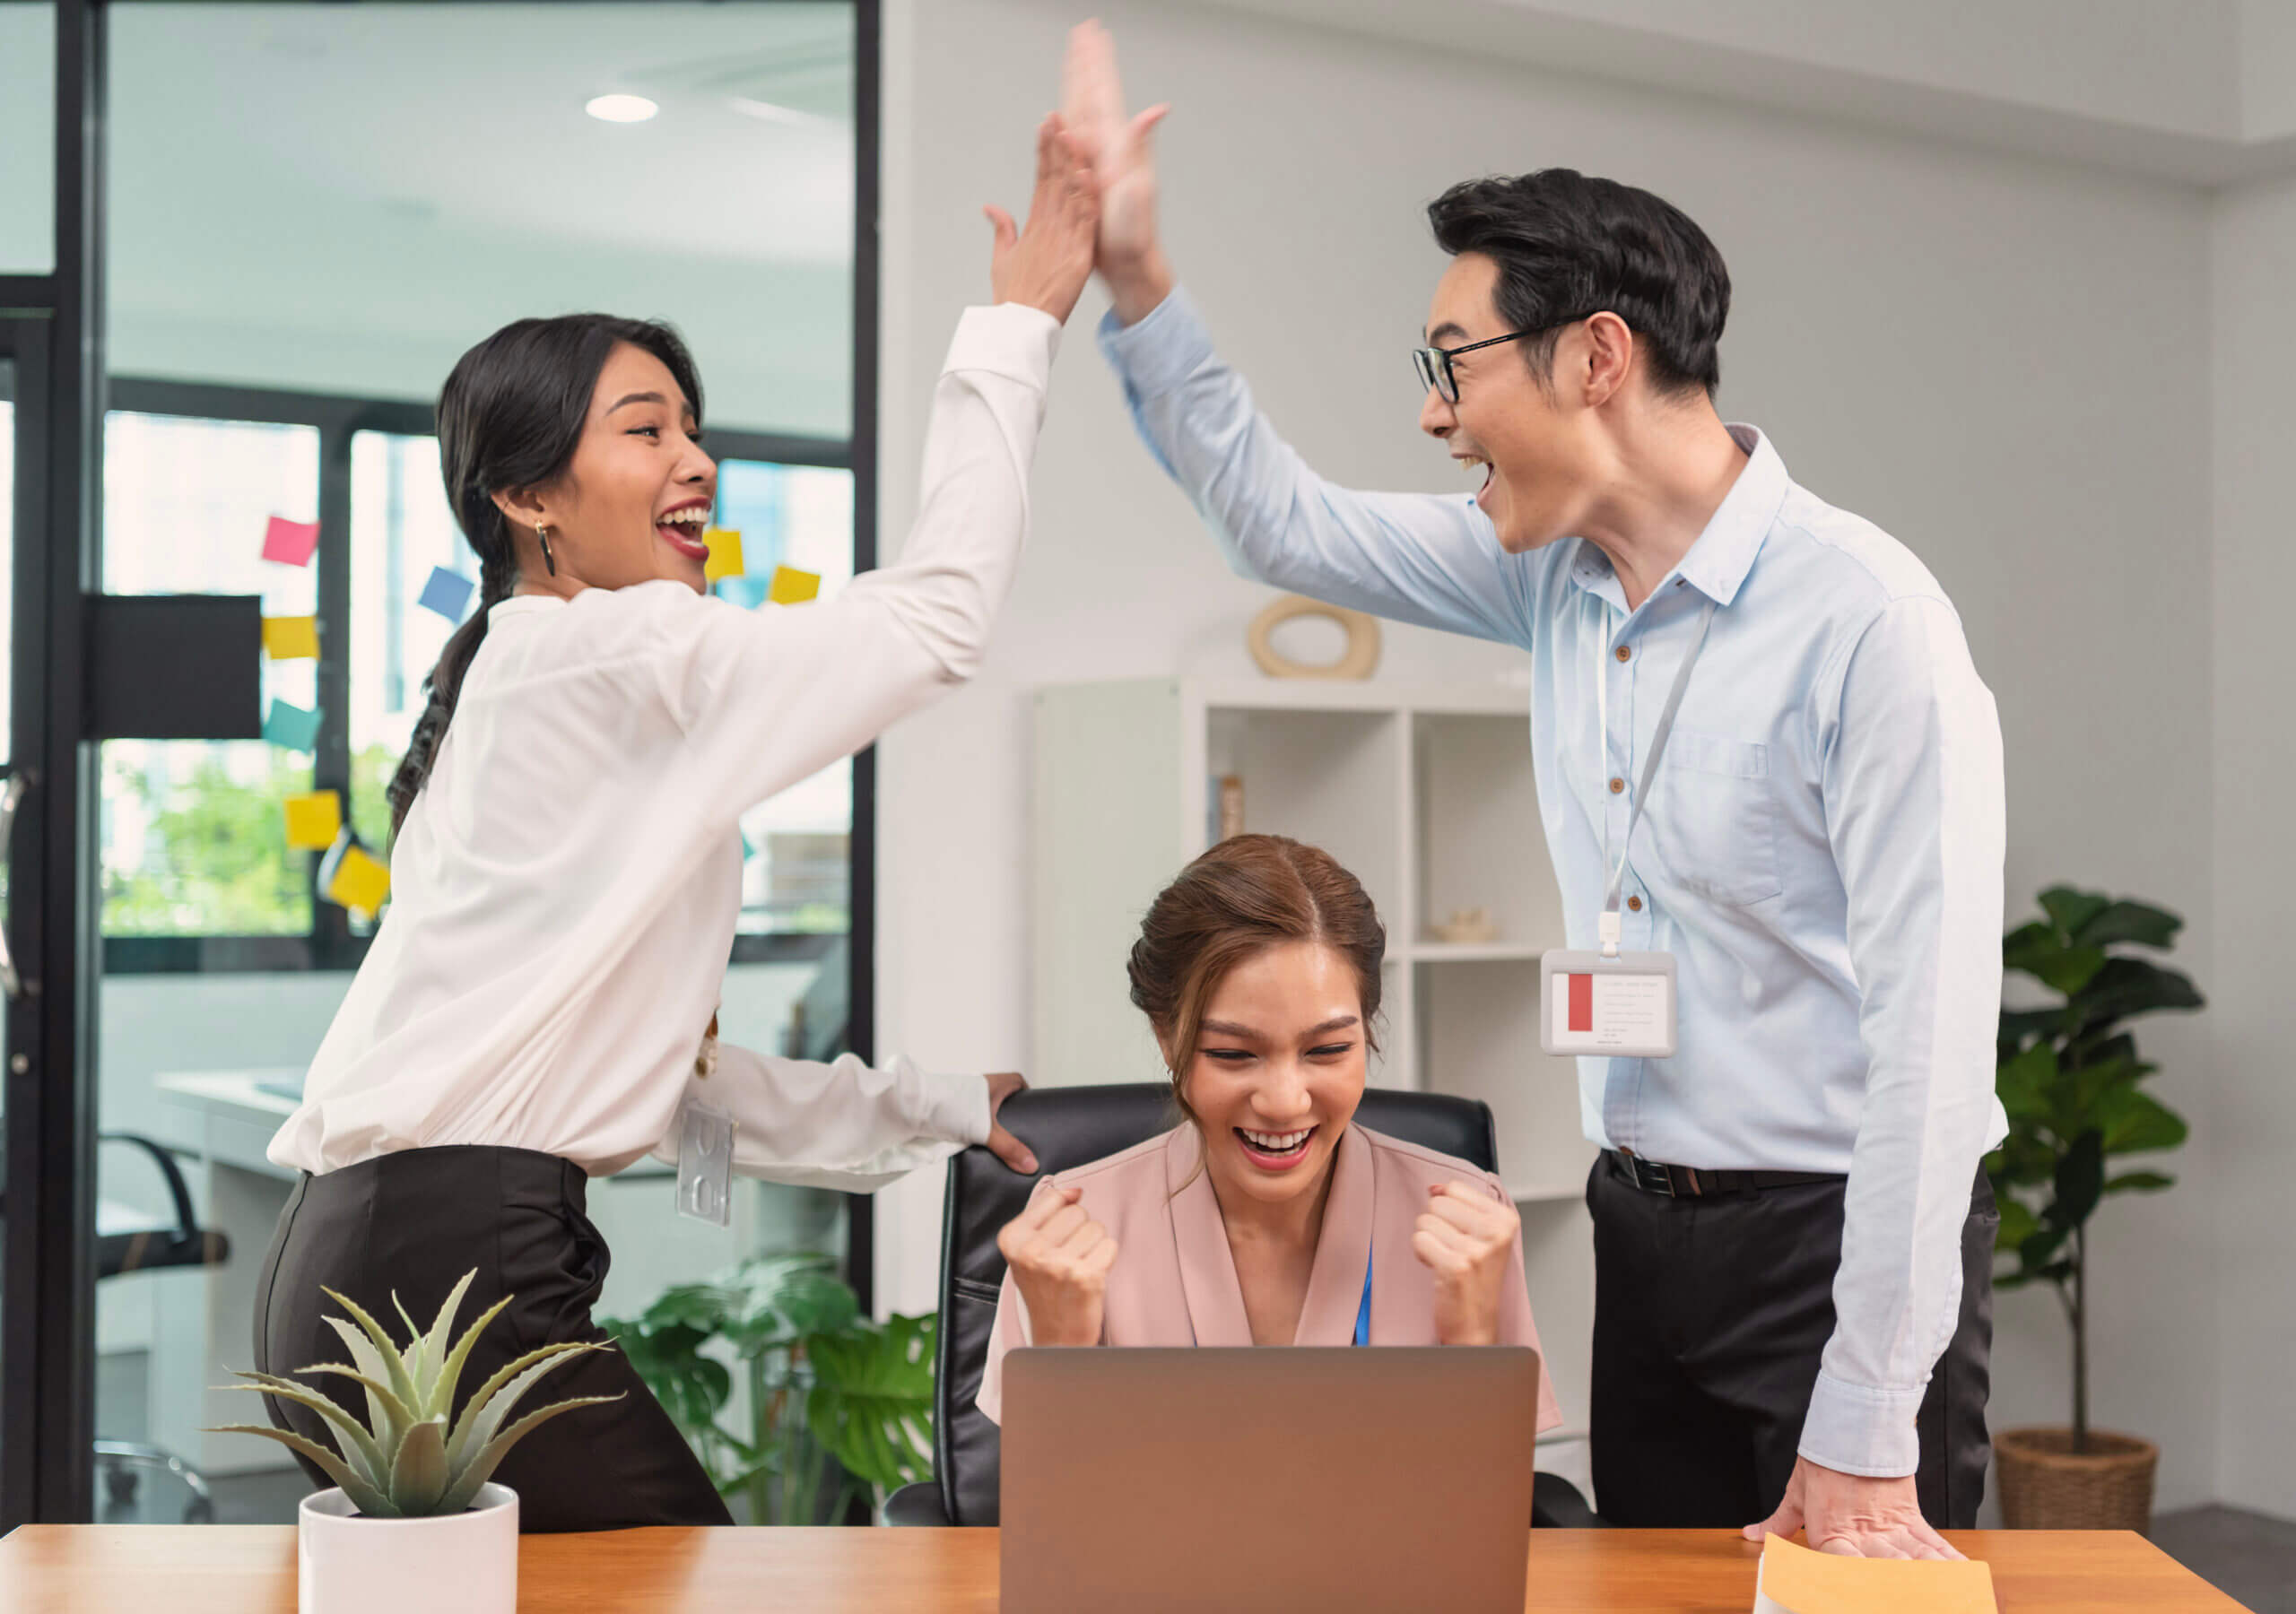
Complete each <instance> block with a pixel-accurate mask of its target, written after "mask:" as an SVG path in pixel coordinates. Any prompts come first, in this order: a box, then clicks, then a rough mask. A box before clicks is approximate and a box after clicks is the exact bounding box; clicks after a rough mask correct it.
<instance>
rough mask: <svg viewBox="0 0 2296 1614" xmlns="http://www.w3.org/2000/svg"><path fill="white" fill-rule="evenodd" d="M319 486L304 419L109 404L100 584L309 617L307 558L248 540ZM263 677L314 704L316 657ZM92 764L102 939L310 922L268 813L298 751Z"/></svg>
mask: <svg viewBox="0 0 2296 1614" xmlns="http://www.w3.org/2000/svg"><path fill="white" fill-rule="evenodd" d="M318 482H319V434H318V432H317V430H314V429H313V428H311V427H309V426H296V425H283V424H277V423H270V422H259V421H234V420H200V419H186V418H182V417H178V416H170V415H160V414H142V413H136V412H127V411H115V412H112V414H111V415H110V416H109V418H108V419H107V420H106V421H105V424H104V551H103V586H104V588H105V591H106V592H107V593H110V594H260V595H262V597H263V611H264V614H265V616H267V617H271V616H279V617H295V616H302V617H308V616H310V615H313V614H314V613H315V612H317V603H318V602H317V577H316V576H315V575H314V571H313V569H311V568H292V567H286V566H279V565H274V564H272V563H269V562H266V561H265V560H262V559H261V551H262V543H263V534H264V530H265V524H266V522H267V521H268V520H269V518H270V517H272V516H285V517H287V518H289V519H291V520H296V521H309V520H310V519H311V518H312V517H313V516H315V515H316V514H317V502H318ZM316 564H317V563H316V561H315V562H314V567H316ZM264 681H265V701H266V704H267V703H268V702H269V701H271V700H274V699H275V700H279V701H283V702H288V703H291V704H293V705H295V706H297V707H300V708H301V709H302V710H305V711H310V710H315V709H316V707H317V668H316V664H314V663H312V662H309V661H284V662H266V663H265V669H264ZM101 775H102V783H101V786H100V792H101V794H100V800H101V808H100V842H101V864H100V890H101V904H102V908H101V913H102V917H101V921H100V923H101V924H102V929H103V933H104V934H105V935H106V936H138V937H154V936H187V935H204V934H211V933H220V934H227V935H237V936H283V935H308V934H309V932H310V929H311V924H312V908H313V901H312V897H311V889H310V869H309V866H308V865H309V861H310V860H309V857H308V856H307V855H303V854H299V853H294V852H291V851H290V850H289V848H288V846H287V833H286V827H285V822H284V820H283V817H282V815H281V810H280V803H281V801H282V800H283V798H284V797H286V796H288V795H291V794H298V793H300V792H303V791H308V790H309V789H310V788H311V759H310V758H309V756H308V755H299V754H297V753H294V752H291V751H281V750H279V749H278V748H276V747H274V746H272V745H269V744H267V743H265V742H263V741H259V740H246V741H229V742H206V741H181V740H175V741H147V740H115V741H110V742H107V743H106V744H105V745H104V747H103V750H102V766H101Z"/></svg>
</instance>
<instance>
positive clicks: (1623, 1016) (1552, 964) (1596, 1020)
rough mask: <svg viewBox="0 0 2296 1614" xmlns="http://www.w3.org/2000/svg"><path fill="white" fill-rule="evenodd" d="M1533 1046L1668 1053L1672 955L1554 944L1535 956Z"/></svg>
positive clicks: (1632, 1055) (1647, 1055)
mask: <svg viewBox="0 0 2296 1614" xmlns="http://www.w3.org/2000/svg"><path fill="white" fill-rule="evenodd" d="M1539 1046H1540V1047H1542V1048H1544V1049H1545V1050H1546V1051H1547V1052H1548V1053H1550V1054H1613V1055H1614V1056H1616V1057H1618V1058H1622V1059H1671V1058H1672V1057H1674V954H1672V953H1665V952H1622V953H1621V954H1619V955H1618V956H1617V957H1616V958H1614V959H1606V958H1605V957H1604V956H1603V955H1602V954H1601V953H1599V952H1568V951H1565V950H1561V949H1559V948H1558V949H1557V950H1554V951H1552V952H1550V953H1546V954H1544V955H1542V956H1541V957H1540V959H1539Z"/></svg>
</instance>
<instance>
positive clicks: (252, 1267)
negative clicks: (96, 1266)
mask: <svg viewBox="0 0 2296 1614" xmlns="http://www.w3.org/2000/svg"><path fill="white" fill-rule="evenodd" d="M302 1075H303V1072H301V1071H300V1069H287V1070H275V1069H274V1070H248V1071H180V1072H163V1073H162V1074H161V1075H160V1076H159V1077H157V1078H156V1079H155V1080H154V1081H153V1084H152V1085H153V1086H154V1088H155V1089H157V1090H158V1093H159V1097H160V1099H161V1102H162V1103H165V1104H170V1105H173V1106H178V1108H180V1109H183V1110H187V1111H189V1112H191V1115H192V1118H193V1121H194V1124H193V1126H192V1127H190V1128H187V1129H185V1130H184V1132H183V1133H182V1134H181V1135H183V1136H184V1137H185V1139H186V1142H187V1146H188V1147H190V1148H191V1149H193V1150H195V1151H196V1155H197V1159H196V1163H195V1164H193V1165H192V1166H191V1167H189V1169H187V1172H186V1174H185V1175H186V1176H187V1177H188V1178H189V1180H190V1183H191V1190H192V1198H193V1200H194V1202H196V1204H197V1205H198V1206H199V1207H200V1220H201V1222H202V1223H203V1225H204V1226H206V1227H208V1228H213V1229H215V1230H217V1231H219V1232H221V1233H222V1234H223V1235H224V1236H225V1237H228V1238H229V1239H230V1241H231V1253H230V1259H229V1260H227V1261H225V1262H224V1263H223V1264H222V1265H221V1266H219V1267H211V1268H208V1269H205V1280H206V1281H205V1289H206V1304H205V1306H184V1305H174V1306H164V1307H162V1308H161V1315H160V1317H159V1319H158V1322H157V1323H156V1328H157V1331H158V1333H159V1338H158V1339H157V1340H156V1341H155V1342H154V1352H153V1366H152V1400H151V1415H150V1419H149V1427H150V1431H151V1432H150V1436H149V1438H150V1439H151V1440H152V1443H153V1444H154V1445H161V1446H165V1447H166V1448H167V1449H168V1450H170V1451H171V1452H173V1453H176V1454H177V1455H178V1456H180V1457H182V1458H183V1459H184V1460H185V1461H186V1462H190V1463H191V1464H193V1465H194V1466H195V1467H197V1468H199V1469H202V1470H204V1471H207V1472H209V1473H220V1474H231V1473H245V1472H249V1471H255V1470H259V1469H275V1468H277V1467H279V1466H280V1458H279V1449H278V1448H277V1447H276V1446H274V1445H273V1444H272V1443H271V1442H269V1441H262V1440H257V1439H255V1438H253V1437H252V1436H245V1435H205V1434H202V1433H201V1432H200V1431H201V1429H202V1428H203V1427H211V1426H213V1425H216V1424H225V1423H260V1422H262V1421H264V1412H263V1408H262V1406H261V1404H260V1403H259V1402H258V1401H257V1399H256V1398H255V1397H254V1396H252V1395H249V1394H248V1393H245V1392H243V1391H242V1392H233V1391H228V1390H218V1389H215V1388H213V1386H216V1385H221V1384H230V1383H231V1382H232V1380H231V1376H230V1375H231V1370H232V1369H233V1368H236V1367H254V1366H255V1360H254V1357H255V1299H256V1280H257V1275H258V1274H259V1273H260V1272H261V1271H262V1268H263V1258H264V1255H265V1252H266V1251H268V1250H269V1249H270V1247H271V1235H272V1231H273V1229H274V1228H275V1227H276V1226H277V1225H278V1221H279V1213H280V1211H283V1209H285V1208H286V1204H287V1197H288V1195H289V1194H290V1193H291V1192H292V1191H293V1189H294V1186H295V1176H296V1174H295V1173H293V1172H291V1171H287V1170H284V1169H283V1168H282V1167H277V1166H274V1165H273V1164H272V1163H271V1161H270V1159H269V1158H268V1157H267V1156H266V1154H265V1150H268V1149H269V1148H270V1147H271V1139H272V1135H273V1134H274V1132H277V1131H278V1130H279V1127H280V1124H281V1123H282V1122H283V1121H285V1120H286V1119H287V1117H288V1116H289V1115H292V1114H293V1113H294V1111H295V1106H296V1103H297V1100H296V1099H295V1098H291V1097H289V1096H288V1092H282V1091H276V1090H273V1088H272V1086H271V1085H270V1084H277V1085H278V1086H282V1087H284V1088H286V1089H288V1091H289V1092H292V1091H300V1085H301V1081H302ZM676 1176H677V1174H676V1173H675V1172H674V1171H672V1170H671V1169H670V1168H668V1167H665V1166H662V1165H659V1164H658V1163H657V1162H655V1161H651V1160H646V1161H641V1162H639V1164H638V1165H637V1166H634V1167H631V1169H630V1170H628V1171H626V1172H623V1173H622V1175H621V1176H614V1177H606V1178H595V1179H593V1180H592V1181H591V1184H590V1186H589V1213H590V1219H591V1220H592V1221H593V1222H595V1223H596V1225H597V1228H598V1231H599V1232H600V1233H602V1234H603V1235H604V1237H605V1240H606V1245H607V1247H608V1248H609V1249H611V1250H612V1251H613V1267H612V1270H611V1271H609V1273H608V1275H607V1278H606V1285H605V1293H604V1296H603V1297H601V1299H600V1301H599V1304H598V1307H597V1309H598V1311H599V1312H600V1313H601V1314H604V1315H618V1316H629V1315H634V1314H636V1313H638V1312H639V1311H642V1310H643V1309H644V1308H645V1307H646V1306H648V1304H650V1303H651V1302H652V1300H653V1299H654V1297H656V1296H657V1295H658V1294H660V1293H661V1292H662V1290H663V1289H666V1288H668V1287H669V1286H670V1285H671V1284H674V1283H691V1282H693V1281H695V1280H699V1279H702V1278H706V1277H708V1276H709V1274H711V1273H712V1272H715V1271H718V1269H719V1268H721V1267H724V1266H726V1265H729V1264H731V1263H733V1262H735V1261H736V1260H739V1259H740V1258H741V1257H742V1256H743V1255H744V1254H749V1253H750V1252H752V1251H754V1250H756V1249H757V1248H758V1247H759V1242H758V1230H759V1225H760V1221H761V1216H760V1208H761V1207H760V1200H759V1196H758V1195H757V1194H755V1193H737V1194H735V1196H734V1219H733V1225H732V1226H731V1227H730V1228H713V1227H710V1226H709V1225H708V1224H707V1223H703V1222H697V1221H692V1220H690V1219H686V1218H683V1217H681V1216H679V1215H678V1214H677V1213H676V1211H675V1209H674V1204H673V1200H674V1187H675V1181H676ZM460 1276H461V1273H460V1272H458V1271H457V1272H450V1273H447V1274H445V1275H444V1277H443V1279H442V1282H444V1281H448V1280H452V1279H454V1278H457V1277H460ZM424 1304H425V1303H422V1302H418V1301H416V1300H414V1299H413V1298H412V1297H410V1298H409V1300H408V1307H409V1309H410V1310H413V1311H415V1312H417V1313H418V1315H419V1314H420V1313H421V1312H422V1309H423V1305H424ZM465 1320H466V1319H465ZM303 1366H305V1364H303V1363H300V1362H292V1363H285V1364H280V1363H274V1364H273V1369H274V1371H283V1370H284V1369H285V1368H290V1367H303Z"/></svg>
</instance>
